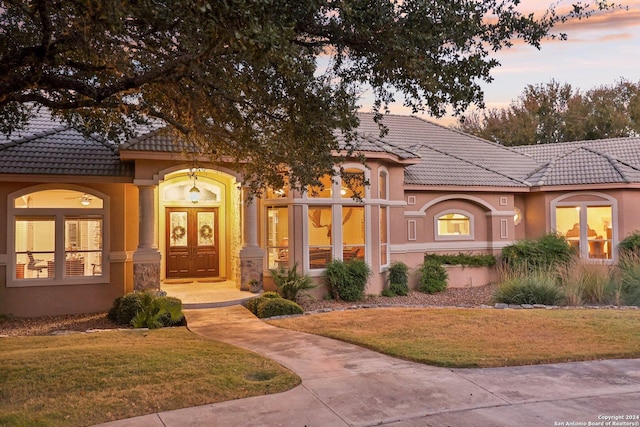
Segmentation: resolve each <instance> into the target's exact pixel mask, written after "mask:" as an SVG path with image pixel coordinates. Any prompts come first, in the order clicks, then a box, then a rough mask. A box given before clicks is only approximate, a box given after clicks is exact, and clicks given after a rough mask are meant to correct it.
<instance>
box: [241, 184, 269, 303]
mask: <svg viewBox="0 0 640 427" xmlns="http://www.w3.org/2000/svg"><path fill="white" fill-rule="evenodd" d="M248 195H249V189H247V188H243V189H242V202H243V204H242V206H243V209H242V249H240V290H241V291H248V290H250V282H251V281H252V280H256V281H257V282H258V284H259V286H260V288H261V287H262V274H263V273H262V272H263V267H264V251H263V250H262V248H260V246H258V202H257V200H255V199H250V198H249V196H248Z"/></svg>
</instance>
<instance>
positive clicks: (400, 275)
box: [383, 262, 409, 296]
mask: <svg viewBox="0 0 640 427" xmlns="http://www.w3.org/2000/svg"><path fill="white" fill-rule="evenodd" d="M387 282H388V284H389V288H388V289H385V290H384V291H388V293H389V294H390V295H385V294H384V291H383V295H384V296H395V295H407V294H408V293H409V267H408V266H407V264H405V263H403V262H394V263H392V264H391V266H390V267H389V277H388V278H387Z"/></svg>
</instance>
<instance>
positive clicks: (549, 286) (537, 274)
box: [494, 265, 562, 305]
mask: <svg viewBox="0 0 640 427" xmlns="http://www.w3.org/2000/svg"><path fill="white" fill-rule="evenodd" d="M503 280H504V281H502V282H501V283H500V286H499V287H498V290H497V291H496V293H495V295H494V298H495V300H496V301H497V302H502V303H506V304H545V305H556V304H557V303H558V302H559V301H560V299H561V298H562V292H561V291H560V288H559V287H558V286H557V284H556V281H557V276H556V272H555V270H554V269H552V268H549V267H547V268H536V269H534V270H530V269H529V268H528V266H526V265H524V266H522V267H519V268H517V269H514V270H512V272H511V274H510V275H509V276H508V277H506V278H504V279H503Z"/></svg>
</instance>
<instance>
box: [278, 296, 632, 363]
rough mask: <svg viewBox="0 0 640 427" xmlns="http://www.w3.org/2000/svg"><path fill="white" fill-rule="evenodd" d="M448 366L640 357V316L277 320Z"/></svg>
mask: <svg viewBox="0 0 640 427" xmlns="http://www.w3.org/2000/svg"><path fill="white" fill-rule="evenodd" d="M268 323H270V324H272V325H276V326H280V327H283V328H288V329H294V330H297V331H303V332H309V333H312V334H316V335H323V336H326V337H330V338H335V339H338V340H342V341H346V342H350V343H353V344H357V345H361V346H364V347H367V348H370V349H372V350H375V351H378V352H381V353H385V354H388V355H391V356H395V357H399V358H402V359H407V360H412V361H416V362H420V363H426V364H429V365H436V366H445V367H458V368H470V367H497V366H518V365H531V364H540V363H556V362H571V361H582V360H597V359H619V358H637V357H640V311H637V310H606V309H571V310H495V309H493V310H492V309H483V310H482V309H457V308H442V309H413V308H380V309H368V310H353V311H334V312H330V313H323V314H315V315H311V316H304V317H295V318H287V319H278V320H271V321H269V322H268Z"/></svg>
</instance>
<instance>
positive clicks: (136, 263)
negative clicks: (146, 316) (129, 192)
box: [133, 184, 161, 291]
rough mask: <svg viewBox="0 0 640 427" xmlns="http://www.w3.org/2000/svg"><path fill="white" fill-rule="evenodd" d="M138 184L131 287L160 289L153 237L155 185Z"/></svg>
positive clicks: (156, 252) (138, 289)
mask: <svg viewBox="0 0 640 427" xmlns="http://www.w3.org/2000/svg"><path fill="white" fill-rule="evenodd" d="M137 185H138V205H139V213H138V248H137V249H136V251H135V252H134V254H133V289H134V290H136V291H141V290H145V289H156V290H157V289H160V259H161V254H160V252H159V251H158V246H157V244H156V239H155V229H156V215H155V211H156V209H155V189H156V185H155V184H152V185H148V184H144V185H140V184H137Z"/></svg>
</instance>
